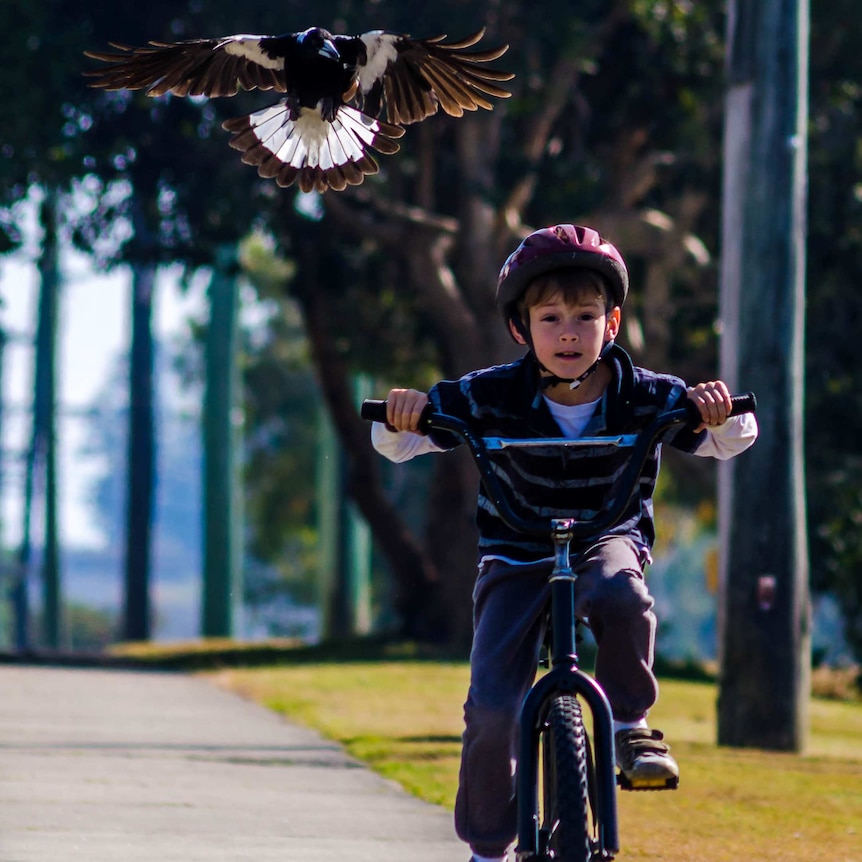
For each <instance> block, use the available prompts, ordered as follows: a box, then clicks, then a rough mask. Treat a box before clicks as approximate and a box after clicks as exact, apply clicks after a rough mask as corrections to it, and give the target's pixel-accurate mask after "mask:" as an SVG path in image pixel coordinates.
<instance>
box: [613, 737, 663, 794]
mask: <svg viewBox="0 0 862 862" xmlns="http://www.w3.org/2000/svg"><path fill="white" fill-rule="evenodd" d="M663 740H664V734H663V733H662V732H661V731H660V730H650V729H649V728H648V727H636V728H632V729H629V730H620V731H618V732H617V734H616V750H617V766H618V767H619V769H620V772H619V776H618V780H619V783H620V787H622V788H623V790H675V789H676V788H677V787H678V786H679V766H677V763H676V761H675V760H674V759H673V758H672V757H671V756H670V747H669V746H668V745H667V743H665V742H663Z"/></svg>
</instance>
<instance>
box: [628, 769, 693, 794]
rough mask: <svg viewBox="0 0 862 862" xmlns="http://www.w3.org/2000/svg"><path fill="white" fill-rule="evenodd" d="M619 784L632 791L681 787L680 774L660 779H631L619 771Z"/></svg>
mask: <svg viewBox="0 0 862 862" xmlns="http://www.w3.org/2000/svg"><path fill="white" fill-rule="evenodd" d="M617 784H618V785H619V787H620V789H621V790H632V791H650V790H652V791H655V790H677V789H678V788H679V776H674V777H673V778H661V779H658V780H653V781H650V780H641V781H631V780H630V779H629V778H628V777H627V776H626V775H625V774H623V773H622V772H618V773H617Z"/></svg>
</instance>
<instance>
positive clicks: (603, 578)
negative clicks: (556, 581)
mask: <svg viewBox="0 0 862 862" xmlns="http://www.w3.org/2000/svg"><path fill="white" fill-rule="evenodd" d="M644 564H645V559H644V553H643V552H642V551H640V550H639V549H638V547H637V546H636V545H635V544H634V542H632V541H631V540H630V539H628V538H625V537H620V536H608V537H605V538H603V539H600V540H599V541H598V542H596V544H595V545H593V546H592V547H591V548H589V549H588V550H587V551H586V552H585V553H583V554H581V555H579V556H578V557H576V558H574V559H573V560H572V568H573V569H574V570H575V572H576V573H577V574H578V582H577V584H576V599H575V611H576V613H577V614H578V616H579V617H588V618H589V621H590V628H591V629H592V632H593V635H594V637H595V639H596V643H597V644H598V654H597V658H596V678H597V679H598V681H599V683H600V684H601V685H602V687H603V688H604V690H605V693H606V694H607V696H608V700H609V701H610V703H611V707H612V709H613V713H614V718H616V719H619V720H621V721H635V720H637V719H639V718H641V717H642V716H644V715H646V713H647V710H648V709H649V708H650V707H651V706H652V705H653V704H654V703H655V702H656V699H657V697H658V685H657V683H656V679H655V676H654V675H653V672H652V663H653V646H654V641H655V629H656V620H655V615H654V614H653V612H652V606H653V600H652V598H651V597H650V595H649V592H648V591H647V588H646V584H645V583H644V575H643V570H644ZM550 568H551V564H550V563H537V564H535V565H530V566H512V565H509V564H507V563H503V562H500V561H496V560H494V561H491V562H490V563H488V564H486V565H485V566H483V568H482V569H481V571H480V572H479V577H478V579H477V581H476V586H475V589H474V591H473V604H474V617H473V624H474V632H473V648H472V651H471V654H470V690H469V692H468V695H467V702H466V703H465V704H464V723H465V730H464V736H463V748H462V752H461V773H460V781H459V789H458V796H457V799H456V801H455V828H456V831H457V833H458V836H459V837H460V838H461V839H462V840H463V841H466V842H467V843H468V844H469V845H470V848H471V849H472V851H473V852H474V853H478V854H480V855H482V856H502V855H503V854H504V853H505V852H506V848H507V847H509V846H510V844H511V843H512V841H514V839H515V837H516V831H517V828H516V824H517V818H516V804H515V781H514V767H515V757H516V753H517V742H518V715H519V712H520V708H521V704H522V703H523V700H524V698H525V697H526V695H527V692H528V691H529V689H530V687H531V685H532V684H533V681H534V679H535V675H536V667H537V663H538V656H539V650H540V648H541V645H542V640H543V637H544V625H545V610H546V608H547V606H548V601H549V598H550V588H549V584H548V573H549V571H550Z"/></svg>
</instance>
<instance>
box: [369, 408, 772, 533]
mask: <svg viewBox="0 0 862 862" xmlns="http://www.w3.org/2000/svg"><path fill="white" fill-rule="evenodd" d="M730 400H731V404H732V405H733V406H732V411H731V415H732V416H737V415H739V414H740V413H754V412H755V411H756V410H757V399H756V398H755V395H754V393H753V392H748V393H747V394H745V395H734V396H732V397H731V399H730ZM360 415H361V417H362V418H363V419H366V420H368V421H370V422H383V423H385V422H386V402H385V401H373V400H366V401H363V402H362V407H361V409H360ZM700 422H701V416H700V412H699V411H698V409H697V406H696V405H695V404H694V402H693V401H687V402H686V404H685V405H684V406H682V407H679V408H677V409H676V410H670V411H668V412H667V413H662V414H659V415H658V416H657V417H656V418H655V419H654V420H653V421H652V422H651V423H650V424H649V425H648V426H647V427H646V428H644V429H643V430H642V431H640V432H638V433H637V434H629V435H622V436H617V437H582V438H579V439H575V440H569V439H558V438H530V439H523V440H521V439H504V438H484V437H480V436H479V435H477V434H475V433H474V431H473V429H472V428H471V427H470V426H469V425H468V424H467V423H466V422H464V421H462V420H461V419H457V418H456V417H454V416H447V415H446V414H445V413H435V412H433V410H432V409H431V406H430V404H429V405H428V407H427V408H426V409H425V412H424V413H423V415H422V420H421V422H420V427H421V429H422V431H423V433H427V432H428V431H430V430H440V431H448V432H450V433H452V434H454V435H455V436H456V437H458V438H459V439H460V440H463V442H464V443H466V444H467V448H468V449H469V451H470V454H471V455H472V456H473V461H474V462H475V464H476V467H477V468H478V470H479V477H480V480H481V482H482V486H483V487H484V489H485V493H486V494H487V496H488V498H489V499H490V500H491V502H492V503H493V504H494V507H495V508H496V509H497V512H498V513H499V514H500V517H501V518H502V519H503V520H504V521H505V522H506V523H507V524H508V525H509V526H510V527H511V528H512V529H513V530H517V531H518V532H520V533H527V534H529V535H534V536H539V537H542V538H547V536H548V534H549V530H550V523H549V522H548V521H547V520H540V519H538V518H536V519H528V518H522V517H520V516H519V515H517V514H515V512H513V511H512V508H511V506H510V505H509V503H508V500H507V499H506V497H505V495H504V494H503V491H502V488H501V486H500V483H499V482H498V481H497V477H496V475H495V474H494V471H493V470H492V468H491V465H490V459H489V456H488V449H489V445H488V444H489V442H490V443H492V444H493V448H505V447H516V446H530V445H533V446H539V445H542V446H555V445H557V446H583V445H585V444H586V445H589V446H620V447H625V448H631V449H632V450H633V451H632V454H631V456H630V458H629V462H628V464H627V465H626V468H625V470H624V471H623V473H622V475H621V476H620V477H619V479H618V480H617V482H616V483H615V485H614V488H613V491H612V502H611V505H610V506H609V507H608V508H607V509H606V510H605V511H603V512H602V513H600V514H599V515H598V516H597V517H596V518H593V519H591V520H589V521H578V522H575V523H573V524H572V526H571V532H572V536H573V537H575V538H579V539H583V538H587V537H590V536H593V535H596V534H597V533H600V532H602V531H604V530H606V529H608V528H609V527H612V526H613V525H614V524H616V522H617V521H618V520H619V519H620V518H621V517H622V515H623V514H624V512H625V510H626V508H627V507H628V505H629V503H630V502H631V499H632V497H633V496H634V493H635V489H636V488H637V483H638V480H639V479H640V475H641V471H642V470H643V467H644V464H645V463H646V461H647V458H648V457H649V453H650V452H651V451H652V448H653V446H654V444H655V443H656V441H657V440H658V438H659V437H660V436H661V435H662V434H663V433H664V432H665V431H666V430H667V429H668V428H671V427H673V426H674V425H684V424H687V425H690V426H692V427H696V426H697V425H698V424H700ZM622 492H624V493H622Z"/></svg>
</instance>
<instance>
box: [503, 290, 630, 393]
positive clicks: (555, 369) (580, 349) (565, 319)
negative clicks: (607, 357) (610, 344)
mask: <svg viewBox="0 0 862 862" xmlns="http://www.w3.org/2000/svg"><path fill="white" fill-rule="evenodd" d="M527 313H528V314H529V326H530V335H531V336H532V340H533V350H534V351H535V353H536V358H537V359H538V360H539V362H541V364H542V365H543V366H544V367H545V368H547V369H548V371H550V372H551V373H552V374H556V375H557V376H558V377H563V378H572V379H576V378H578V377H579V376H580V375H581V374H583V373H584V372H585V371H586V370H587V369H588V368H589V367H590V366H591V365H592V364H593V363H594V362H595V361H596V360H597V359H598V358H599V354H600V353H601V350H602V347H603V346H604V344H605V342H606V341H608V340H610V339H613V338H616V337H617V333H618V332H619V327H620V309H619V307H615V308H613V309H612V310H611V311H607V310H606V305H605V300H604V298H603V297H602V296H601V294H600V293H598V292H595V293H594V292H593V291H589V290H582V291H579V292H578V294H577V295H576V296H574V297H571V298H569V299H566V298H564V297H563V295H562V293H561V292H560V291H558V290H554V291H551V292H550V293H548V294H547V295H546V296H544V297H543V298H542V299H541V300H540V301H539V302H538V303H537V304H536V305H532V306H530V307H529V309H528V310H527ZM513 335H514V337H515V340H516V341H518V343H519V344H526V341H525V340H524V338H523V336H521V335H520V334H519V333H518V332H517V331H516V330H514V327H513Z"/></svg>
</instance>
